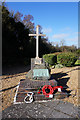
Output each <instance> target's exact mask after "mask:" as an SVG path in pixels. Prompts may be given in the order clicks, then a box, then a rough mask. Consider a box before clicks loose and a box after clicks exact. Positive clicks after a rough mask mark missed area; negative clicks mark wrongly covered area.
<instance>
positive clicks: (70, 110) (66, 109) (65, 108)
mask: <svg viewBox="0 0 80 120" xmlns="http://www.w3.org/2000/svg"><path fill="white" fill-rule="evenodd" d="M56 110H59V111H61V112H63V113H65V114H69V115H70V116H73V117H77V116H78V114H79V113H78V108H77V107H76V106H75V107H74V105H73V104H71V103H68V102H63V101H60V102H59V104H58V105H57V106H56Z"/></svg>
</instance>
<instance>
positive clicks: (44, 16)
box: [6, 2, 78, 47]
mask: <svg viewBox="0 0 80 120" xmlns="http://www.w3.org/2000/svg"><path fill="white" fill-rule="evenodd" d="M6 4H7V7H8V9H9V10H10V11H11V10H13V11H14V12H15V13H16V12H17V11H19V12H20V13H22V14H23V15H28V14H30V15H32V16H33V17H34V20H33V22H34V23H35V26H36V25H38V24H39V25H41V26H42V32H43V34H46V37H48V41H49V42H52V43H53V44H55V45H56V44H57V43H58V44H60V41H61V40H64V44H65V45H68V46H70V45H75V46H77V47H78V2H6Z"/></svg>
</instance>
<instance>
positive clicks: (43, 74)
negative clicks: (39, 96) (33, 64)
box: [33, 69, 50, 79]
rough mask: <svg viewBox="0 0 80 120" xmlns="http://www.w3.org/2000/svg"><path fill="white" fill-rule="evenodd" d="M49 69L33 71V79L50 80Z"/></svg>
mask: <svg viewBox="0 0 80 120" xmlns="http://www.w3.org/2000/svg"><path fill="white" fill-rule="evenodd" d="M49 78H50V74H49V70H48V69H33V79H49Z"/></svg>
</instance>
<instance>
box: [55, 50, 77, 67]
mask: <svg viewBox="0 0 80 120" xmlns="http://www.w3.org/2000/svg"><path fill="white" fill-rule="evenodd" d="M77 58H78V56H77V55H76V54H74V53H70V52H66V53H61V54H59V55H57V62H58V63H59V64H62V65H64V66H67V67H70V66H73V65H74V64H75V62H76V60H77Z"/></svg>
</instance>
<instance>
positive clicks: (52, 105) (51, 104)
mask: <svg viewBox="0 0 80 120" xmlns="http://www.w3.org/2000/svg"><path fill="white" fill-rule="evenodd" d="M41 104H42V105H44V106H46V107H50V108H51V109H52V108H55V107H56V106H57V105H58V104H59V100H50V101H46V102H41Z"/></svg>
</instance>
